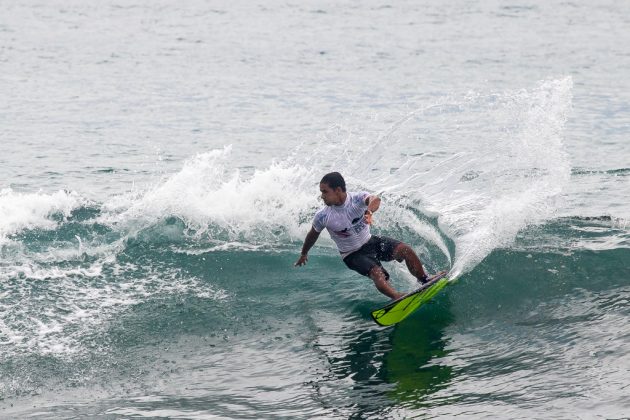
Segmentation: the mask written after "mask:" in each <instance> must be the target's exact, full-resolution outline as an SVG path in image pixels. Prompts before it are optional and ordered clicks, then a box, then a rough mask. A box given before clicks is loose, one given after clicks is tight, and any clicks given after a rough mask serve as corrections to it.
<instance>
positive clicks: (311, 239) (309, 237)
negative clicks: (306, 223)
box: [294, 227, 320, 267]
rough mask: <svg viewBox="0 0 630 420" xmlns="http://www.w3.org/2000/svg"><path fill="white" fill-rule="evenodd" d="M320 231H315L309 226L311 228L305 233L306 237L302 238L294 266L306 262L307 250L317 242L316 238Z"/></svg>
mask: <svg viewBox="0 0 630 420" xmlns="http://www.w3.org/2000/svg"><path fill="white" fill-rule="evenodd" d="M319 234H320V232H318V231H316V230H315V229H314V228H312V227H311V230H310V231H309V232H308V233H307V234H306V239H304V245H302V254H301V255H300V258H299V259H298V260H297V262H296V263H295V264H294V265H295V266H296V267H298V266H302V265H304V264H306V261H308V251H309V250H310V249H311V248H312V247H313V245H315V242H317V238H319Z"/></svg>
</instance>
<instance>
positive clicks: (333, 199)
mask: <svg viewBox="0 0 630 420" xmlns="http://www.w3.org/2000/svg"><path fill="white" fill-rule="evenodd" d="M319 190H320V191H321V193H322V200H324V204H326V205H327V206H339V205H341V204H343V199H342V196H343V195H344V194H345V193H344V192H343V191H342V190H341V187H337V188H335V189H334V190H333V189H332V188H330V186H329V185H328V184H323V183H322V184H319Z"/></svg>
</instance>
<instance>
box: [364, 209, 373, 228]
mask: <svg viewBox="0 0 630 420" xmlns="http://www.w3.org/2000/svg"><path fill="white" fill-rule="evenodd" d="M363 220H365V223H367V224H368V225H371V224H372V212H371V211H369V210H367V211H366V212H365V215H364V216H363Z"/></svg>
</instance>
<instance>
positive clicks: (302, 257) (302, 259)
mask: <svg viewBox="0 0 630 420" xmlns="http://www.w3.org/2000/svg"><path fill="white" fill-rule="evenodd" d="M306 261H308V255H306V254H302V255H300V258H299V259H298V260H297V262H296V263H295V264H293V265H294V266H295V267H301V266H303V265H304V264H306Z"/></svg>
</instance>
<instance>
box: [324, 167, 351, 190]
mask: <svg viewBox="0 0 630 420" xmlns="http://www.w3.org/2000/svg"><path fill="white" fill-rule="evenodd" d="M319 183H320V184H326V185H328V186H329V187H330V188H332V189H333V190H334V189H336V188H338V187H339V188H341V191H343V192H346V181H345V180H344V179H343V177H342V176H341V174H340V173H339V172H331V173H328V174H326V175H324V177H323V178H322V180H321V181H319Z"/></svg>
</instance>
